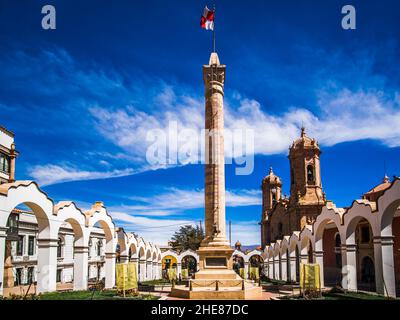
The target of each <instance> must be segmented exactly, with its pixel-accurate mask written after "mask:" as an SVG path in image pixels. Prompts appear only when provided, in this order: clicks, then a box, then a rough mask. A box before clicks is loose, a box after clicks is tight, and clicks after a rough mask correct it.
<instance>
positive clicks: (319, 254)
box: [314, 251, 324, 258]
mask: <svg viewBox="0 0 400 320" xmlns="http://www.w3.org/2000/svg"><path fill="white" fill-rule="evenodd" d="M314 255H315V256H316V257H318V258H321V257H323V256H324V251H314Z"/></svg>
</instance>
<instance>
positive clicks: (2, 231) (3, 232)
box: [0, 227, 8, 238]
mask: <svg viewBox="0 0 400 320" xmlns="http://www.w3.org/2000/svg"><path fill="white" fill-rule="evenodd" d="M7 230H8V228H7V227H0V238H5V237H7Z"/></svg>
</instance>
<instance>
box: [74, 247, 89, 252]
mask: <svg viewBox="0 0 400 320" xmlns="http://www.w3.org/2000/svg"><path fill="white" fill-rule="evenodd" d="M74 253H89V247H88V246H74Z"/></svg>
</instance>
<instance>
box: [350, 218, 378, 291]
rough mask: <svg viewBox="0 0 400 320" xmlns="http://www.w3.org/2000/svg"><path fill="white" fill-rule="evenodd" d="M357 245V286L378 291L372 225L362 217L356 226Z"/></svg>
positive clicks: (361, 288)
mask: <svg viewBox="0 0 400 320" xmlns="http://www.w3.org/2000/svg"><path fill="white" fill-rule="evenodd" d="M355 242H356V247H357V256H356V261H357V288H358V290H363V291H371V292H375V291H376V282H375V268H374V258H373V257H374V244H373V235H372V229H371V225H370V224H369V222H368V221H367V220H366V219H360V220H359V222H358V224H357V226H356V228H355Z"/></svg>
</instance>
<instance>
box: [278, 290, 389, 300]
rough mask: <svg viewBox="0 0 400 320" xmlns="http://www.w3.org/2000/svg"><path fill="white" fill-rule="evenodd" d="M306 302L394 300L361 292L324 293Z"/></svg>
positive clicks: (285, 298) (297, 298)
mask: <svg viewBox="0 0 400 320" xmlns="http://www.w3.org/2000/svg"><path fill="white" fill-rule="evenodd" d="M279 299H280V300H306V299H305V298H304V297H303V296H301V295H300V296H299V295H296V296H287V297H281V298H279ZM307 300H394V299H392V298H387V297H384V296H380V295H374V294H368V293H363V292H346V293H344V292H343V293H340V292H326V293H323V294H322V297H321V298H313V299H307Z"/></svg>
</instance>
